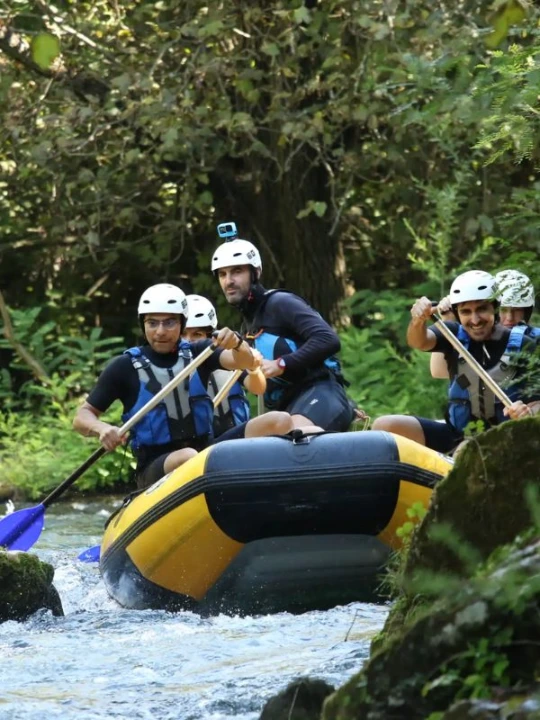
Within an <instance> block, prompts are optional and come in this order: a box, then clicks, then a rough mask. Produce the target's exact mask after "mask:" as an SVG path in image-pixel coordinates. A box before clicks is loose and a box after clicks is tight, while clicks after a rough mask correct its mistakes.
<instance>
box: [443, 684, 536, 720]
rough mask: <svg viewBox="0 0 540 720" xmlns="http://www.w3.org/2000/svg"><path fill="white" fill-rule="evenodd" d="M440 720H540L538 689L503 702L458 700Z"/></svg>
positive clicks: (512, 696)
mask: <svg viewBox="0 0 540 720" xmlns="http://www.w3.org/2000/svg"><path fill="white" fill-rule="evenodd" d="M440 720H540V688H539V687H538V686H535V687H533V688H529V689H528V690H527V691H522V692H520V693H517V694H512V695H511V697H509V698H506V699H504V700H498V699H495V698H494V699H490V700H460V701H459V702H457V703H455V704H454V705H452V707H451V708H450V709H449V710H447V711H446V712H445V713H444V715H443V716H442V717H441V718H440Z"/></svg>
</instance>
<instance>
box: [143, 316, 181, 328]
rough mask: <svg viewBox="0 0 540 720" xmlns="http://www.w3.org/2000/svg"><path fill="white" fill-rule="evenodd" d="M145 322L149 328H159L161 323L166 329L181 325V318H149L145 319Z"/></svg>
mask: <svg viewBox="0 0 540 720" xmlns="http://www.w3.org/2000/svg"><path fill="white" fill-rule="evenodd" d="M144 324H145V325H146V327H147V328H148V329H149V330H157V329H158V327H159V326H160V325H161V326H162V327H163V329H164V330H173V329H174V328H176V327H178V326H179V325H180V320H178V318H167V319H166V320H156V319H154V318H148V320H145V321H144Z"/></svg>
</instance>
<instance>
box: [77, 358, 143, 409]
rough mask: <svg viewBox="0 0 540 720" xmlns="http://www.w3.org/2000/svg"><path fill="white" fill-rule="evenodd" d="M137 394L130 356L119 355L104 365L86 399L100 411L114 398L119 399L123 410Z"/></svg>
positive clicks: (137, 380)
mask: <svg viewBox="0 0 540 720" xmlns="http://www.w3.org/2000/svg"><path fill="white" fill-rule="evenodd" d="M138 394H139V379H138V375H137V373H136V371H135V369H134V368H133V364H132V362H131V358H130V357H129V356H128V355H121V356H119V357H116V358H114V359H113V360H111V362H110V363H109V364H108V365H107V366H106V367H105V369H104V370H103V372H102V373H101V375H100V376H99V379H98V381H97V383H96V384H95V385H94V387H93V388H92V390H91V391H90V393H89V395H88V397H87V398H86V401H87V402H88V403H89V404H90V405H92V407H95V408H96V410H99V411H100V412H105V410H108V409H109V407H110V406H111V405H112V404H113V402H114V401H115V400H120V402H121V403H122V405H123V406H124V411H126V410H129V409H130V408H131V407H132V406H133V405H134V404H135V402H136V400H137V396H138Z"/></svg>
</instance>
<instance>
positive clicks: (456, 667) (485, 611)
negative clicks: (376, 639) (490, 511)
mask: <svg viewBox="0 0 540 720" xmlns="http://www.w3.org/2000/svg"><path fill="white" fill-rule="evenodd" d="M539 578H540V541H539V540H536V541H534V542H531V543H530V544H528V545H526V546H525V547H523V548H521V549H516V550H514V551H513V552H512V553H510V555H509V556H507V557H506V559H505V560H504V561H502V562H501V563H500V564H499V565H497V566H495V567H491V568H490V569H489V570H487V571H486V574H485V575H479V576H478V577H477V578H475V579H474V580H473V581H470V582H468V583H462V587H461V589H460V590H459V591H458V592H456V591H453V590H452V591H449V592H448V593H447V595H446V596H443V597H441V598H440V599H439V600H438V602H437V603H436V604H435V605H434V606H433V607H432V608H431V609H430V611H429V612H428V613H427V614H426V615H424V616H423V617H421V618H420V619H418V620H417V621H416V622H413V623H412V624H411V625H410V626H409V627H406V628H404V629H403V630H402V633H401V635H398V634H397V633H396V634H395V635H394V636H393V637H392V638H390V639H389V640H388V642H387V644H386V646H385V647H384V648H383V649H382V650H380V651H379V652H376V653H375V654H374V655H373V656H372V657H371V659H370V660H369V662H368V663H367V665H366V666H365V668H364V669H363V671H362V672H361V673H359V674H358V675H357V676H355V677H353V678H352V679H351V680H350V681H349V682H348V683H347V684H346V685H345V686H344V687H342V688H340V689H339V690H338V691H337V692H336V693H335V694H334V695H332V696H331V697H329V698H328V699H327V700H326V702H325V704H324V709H323V715H322V717H323V719H324V720H391V719H392V718H396V720H397V719H398V718H399V719H403V720H405V719H406V718H428V717H429V716H430V714H431V713H435V712H437V713H441V715H439V716H438V718H439V719H440V720H442V717H443V716H442V713H445V712H447V711H449V708H451V706H452V705H454V703H455V702H456V701H457V699H458V697H459V695H461V696H462V697H461V699H464V700H470V699H472V697H473V694H474V693H475V692H479V691H480V692H482V693H483V694H485V693H486V690H487V691H488V694H489V693H491V692H493V694H496V693H497V692H500V688H499V687H498V686H499V685H501V684H504V685H506V686H508V688H510V689H513V688H516V690H515V691H514V692H516V691H517V690H518V689H521V688H533V687H535V685H536V678H537V677H538V672H539V670H540V653H539V652H538V647H539V646H540V614H539V613H538V604H539V602H540V582H539V580H538V579H539ZM496 663H500V667H501V668H502V674H499V675H497V674H496V673H495V671H494V670H493V668H494V666H495V664H496ZM494 673H495V674H494ZM428 687H429V691H427V689H428ZM520 692H522V691H521V690H520ZM467 693H468V696H467ZM488 699H492V698H491V697H489V698H488ZM476 709H477V710H479V708H476ZM458 710H459V708H458ZM458 710H455V712H456V713H457V712H458ZM462 710H463V711H464V708H463V707H462ZM469 710H470V714H469V715H464V716H463V717H464V718H465V717H471V718H472V717H478V718H482V717H486V718H489V717H490V716H489V715H482V714H478V715H474V714H473V712H474V708H473V706H472V705H471V706H470V708H469ZM449 717H452V716H449ZM453 717H454V718H458V717H460V716H459V715H454V716H453ZM496 717H497V716H496ZM500 717H501V718H502V717H512V716H511V715H508V716H507V715H504V714H501V715H500ZM517 717H519V716H517ZM524 717H533V716H531V715H529V716H524Z"/></svg>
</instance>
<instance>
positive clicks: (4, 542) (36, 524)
mask: <svg viewBox="0 0 540 720" xmlns="http://www.w3.org/2000/svg"><path fill="white" fill-rule="evenodd" d="M214 349H215V347H214V345H209V346H208V347H207V348H206V349H205V350H203V352H202V353H201V354H200V355H198V356H197V357H196V358H195V359H194V360H192V362H190V363H189V365H186V367H185V368H184V369H183V370H182V371H181V372H179V373H178V375H176V376H175V377H174V378H173V379H172V380H171V381H170V382H168V383H167V385H165V386H164V387H163V388H161V390H160V391H159V392H158V393H157V394H156V395H154V397H153V398H152V399H151V400H149V401H148V402H147V403H146V405H144V406H143V407H142V408H141V409H140V410H139V411H138V412H136V413H135V415H134V416H133V417H132V418H130V419H129V420H128V421H127V422H126V423H124V425H122V427H121V428H120V429H119V432H120V435H125V434H126V433H127V432H129V430H131V428H132V427H133V426H134V425H136V424H137V423H138V422H139V421H140V420H141V419H142V418H143V417H144V416H145V415H146V414H147V413H148V412H150V410H152V409H153V408H155V407H156V405H158V404H159V403H160V402H161V401H162V400H163V398H164V397H165V396H166V395H168V394H169V393H170V392H172V391H173V390H174V388H175V387H177V386H178V385H179V384H180V383H181V382H182V380H185V378H186V377H187V376H188V375H190V374H191V373H192V372H193V371H194V370H195V369H196V368H198V367H199V365H202V363H203V362H204V361H205V360H206V359H207V358H209V357H210V355H211V354H212V353H213V351H214ZM106 452H107V451H106V450H105V448H104V447H99V448H98V449H97V450H95V451H94V452H93V453H92V455H91V456H90V457H89V458H88V459H87V460H85V461H84V462H83V464H82V465H80V466H79V467H78V468H77V469H76V470H74V471H73V472H72V473H71V475H70V476H69V477H67V478H66V479H65V480H64V482H62V483H61V484H60V485H59V486H58V487H57V488H56V489H55V490H53V491H52V492H51V493H50V494H49V495H47V497H46V498H45V499H44V500H42V501H41V503H40V504H39V505H36V506H35V507H31V508H24V509H23V510H17V512H14V513H12V514H11V515H7V517H5V518H2V520H0V548H1V547H5V548H7V549H8V550H29V549H30V548H31V547H32V546H33V545H34V543H35V542H36V541H37V540H38V538H39V536H40V535H41V531H42V530H43V522H44V514H45V510H46V508H47V507H49V505H51V504H52V503H53V502H54V501H55V500H56V499H57V498H59V497H60V495H62V493H63V492H64V491H65V490H67V488H69V487H70V486H71V485H73V483H74V482H76V481H77V480H78V479H79V478H80V477H81V475H82V474H83V473H85V472H86V471H87V470H88V468H89V467H91V466H92V465H93V464H94V463H95V462H96V461H97V460H99V458H100V457H101V456H102V455H104V454H105V453H106Z"/></svg>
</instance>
